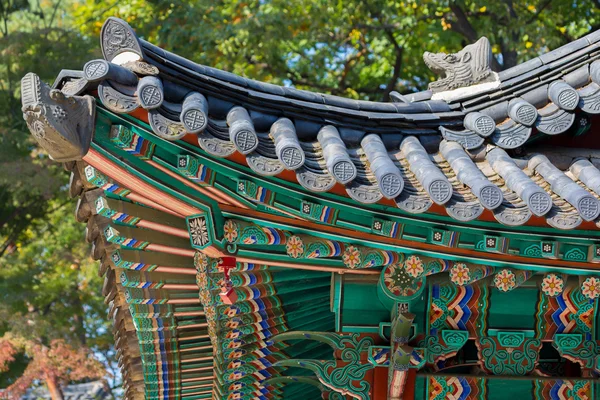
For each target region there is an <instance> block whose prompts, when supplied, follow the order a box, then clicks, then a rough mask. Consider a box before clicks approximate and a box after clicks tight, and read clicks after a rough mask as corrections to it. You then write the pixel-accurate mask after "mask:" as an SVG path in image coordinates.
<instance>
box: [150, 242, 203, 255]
mask: <svg viewBox="0 0 600 400" xmlns="http://www.w3.org/2000/svg"><path fill="white" fill-rule="evenodd" d="M145 250H146V251H159V252H161V253H167V254H175V255H178V256H187V257H194V255H196V252H195V251H194V250H189V249H180V248H178V247H171V246H165V245H162V244H155V243H150V244H149V245H148V246H146V248H145Z"/></svg>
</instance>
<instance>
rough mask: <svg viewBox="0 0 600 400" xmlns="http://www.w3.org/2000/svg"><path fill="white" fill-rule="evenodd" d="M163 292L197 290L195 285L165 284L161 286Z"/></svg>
mask: <svg viewBox="0 0 600 400" xmlns="http://www.w3.org/2000/svg"><path fill="white" fill-rule="evenodd" d="M161 289H164V290H198V285H196V284H185V283H165V284H164V285H163V286H161Z"/></svg>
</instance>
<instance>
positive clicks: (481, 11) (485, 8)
mask: <svg viewBox="0 0 600 400" xmlns="http://www.w3.org/2000/svg"><path fill="white" fill-rule="evenodd" d="M485 10H487V7H486V6H483V7H481V8H480V9H479V12H480V13H484V12H485Z"/></svg>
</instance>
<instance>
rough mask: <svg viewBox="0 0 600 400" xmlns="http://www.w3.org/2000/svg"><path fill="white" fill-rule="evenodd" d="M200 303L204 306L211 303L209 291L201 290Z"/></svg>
mask: <svg viewBox="0 0 600 400" xmlns="http://www.w3.org/2000/svg"><path fill="white" fill-rule="evenodd" d="M200 303H202V304H203V305H206V304H210V303H211V297H210V291H209V290H201V291H200Z"/></svg>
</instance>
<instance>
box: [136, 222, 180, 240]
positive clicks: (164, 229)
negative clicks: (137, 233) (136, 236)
mask: <svg viewBox="0 0 600 400" xmlns="http://www.w3.org/2000/svg"><path fill="white" fill-rule="evenodd" d="M136 226H139V227H140V228H146V229H152V230H153V231H157V232H161V233H166V234H167V235H171V236H177V237H180V238H184V239H189V238H190V233H189V232H188V231H186V230H183V229H179V228H173V227H172V226H168V225H163V224H159V223H157V222H152V221H147V220H144V219H142V220H139V221H138V223H137V224H136Z"/></svg>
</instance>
